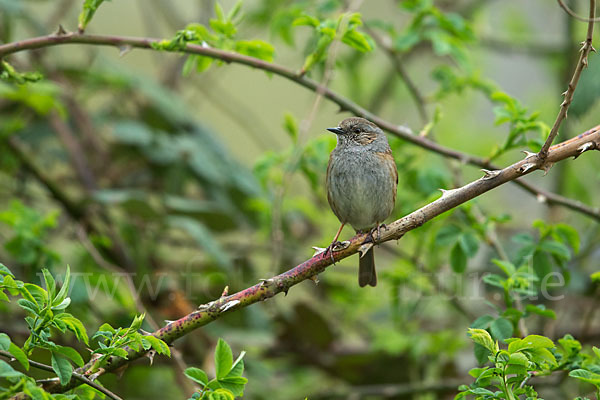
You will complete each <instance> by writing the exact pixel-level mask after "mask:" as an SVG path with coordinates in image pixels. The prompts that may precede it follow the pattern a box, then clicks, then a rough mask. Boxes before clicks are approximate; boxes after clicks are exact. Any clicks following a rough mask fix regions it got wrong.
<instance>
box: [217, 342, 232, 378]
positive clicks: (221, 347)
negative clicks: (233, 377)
mask: <svg viewBox="0 0 600 400" xmlns="http://www.w3.org/2000/svg"><path fill="white" fill-rule="evenodd" d="M232 366H233V353H232V352H231V347H229V345H228V344H227V343H226V342H225V341H224V340H223V339H221V338H219V341H218V342H217V347H216V349H215V371H216V375H217V379H222V378H225V377H226V376H227V374H229V371H231V367H232Z"/></svg>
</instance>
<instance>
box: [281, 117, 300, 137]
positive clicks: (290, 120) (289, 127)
mask: <svg viewBox="0 0 600 400" xmlns="http://www.w3.org/2000/svg"><path fill="white" fill-rule="evenodd" d="M283 128H284V129H285V131H286V132H287V133H288V135H290V137H291V138H292V141H293V142H294V143H296V142H297V141H298V122H297V121H296V118H294V115H293V114H292V113H290V112H286V113H285V114H283Z"/></svg>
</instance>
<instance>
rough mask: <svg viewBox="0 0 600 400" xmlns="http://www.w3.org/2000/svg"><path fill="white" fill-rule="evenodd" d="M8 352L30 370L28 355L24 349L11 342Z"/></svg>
mask: <svg viewBox="0 0 600 400" xmlns="http://www.w3.org/2000/svg"><path fill="white" fill-rule="evenodd" d="M8 352H9V353H10V354H11V355H12V356H13V357H14V358H15V359H16V360H17V361H18V362H19V363H21V365H22V366H23V368H25V369H26V370H27V371H29V359H28V358H27V355H26V354H25V352H24V351H23V350H21V348H20V347H19V346H17V345H16V344H14V343H11V344H10V346H9V347H8Z"/></svg>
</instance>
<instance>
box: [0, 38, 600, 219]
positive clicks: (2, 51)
mask: <svg viewBox="0 0 600 400" xmlns="http://www.w3.org/2000/svg"><path fill="white" fill-rule="evenodd" d="M159 42H160V40H159V39H153V38H133V37H123V36H109V35H88V34H81V33H77V32H71V33H64V34H60V35H47V36H39V37H35V38H31V39H26V40H21V41H17V42H12V43H7V44H4V45H0V58H2V57H5V56H7V55H9V54H13V53H17V52H20V51H24V50H32V49H39V48H44V47H50V46H57V45H63V44H91V45H99V46H114V47H116V48H123V47H127V46H130V47H135V48H141V49H152V45H153V44H158V43H159ZM183 52H185V53H191V54H200V55H204V56H207V57H211V58H216V59H219V60H222V61H225V62H231V63H238V64H242V65H247V66H250V67H253V68H257V69H261V70H264V71H268V72H272V73H273V74H275V75H279V76H281V77H284V78H287V79H289V80H291V81H293V82H296V83H297V84H299V85H301V86H303V87H305V88H307V89H310V90H312V91H317V90H321V91H322V93H323V96H324V97H326V98H327V99H329V100H331V101H332V102H334V103H336V104H337V105H338V106H339V107H340V109H341V110H345V111H350V112H352V113H353V114H355V115H357V116H361V117H363V118H366V119H369V120H371V121H373V122H374V123H376V124H377V125H379V127H381V128H382V129H384V130H386V131H388V132H390V133H391V134H393V135H395V136H398V137H400V138H402V139H404V140H406V141H409V142H411V143H413V144H415V145H417V146H420V147H422V148H424V149H426V150H429V151H432V152H434V153H437V154H440V155H442V156H444V157H448V158H453V159H455V160H459V161H461V162H463V163H466V164H471V165H474V166H478V167H480V168H485V169H490V170H492V169H497V167H496V166H494V165H493V164H491V163H490V162H489V161H488V160H485V159H483V158H481V157H477V156H473V155H470V154H465V153H462V152H460V151H457V150H453V149H449V148H447V147H444V146H441V145H439V144H437V143H435V142H433V141H431V140H429V139H427V138H426V137H422V136H418V135H415V134H413V132H412V131H411V130H410V129H409V128H407V127H405V126H398V125H395V124H393V123H391V122H389V121H386V120H384V119H382V118H379V117H378V116H377V115H375V114H373V113H372V112H370V111H368V110H366V109H364V108H362V107H360V106H359V105H358V104H356V103H354V102H352V101H351V100H349V99H347V98H345V97H343V96H341V95H339V94H337V93H336V92H334V91H333V90H331V89H329V88H324V87H323V86H322V85H320V84H319V83H317V82H316V81H314V80H312V79H310V78H307V77H306V76H300V75H298V74H297V73H296V72H294V71H292V70H291V69H288V68H286V67H283V66H281V65H278V64H273V63H270V62H267V61H264V60H260V59H258V58H254V57H249V56H245V55H243V54H238V53H232V52H228V51H224V50H219V49H214V48H210V47H204V46H201V45H194V44H188V45H187V46H186V48H185V50H184V51H183ZM515 183H516V184H518V185H520V186H521V187H523V188H524V189H525V190H527V191H529V192H532V193H535V194H536V195H542V196H543V197H544V198H545V199H547V200H548V201H549V203H550V202H551V204H557V205H562V206H564V207H566V208H569V209H571V210H573V211H577V212H580V213H583V214H585V215H587V216H590V217H592V218H594V219H596V220H600V210H596V209H592V208H591V207H587V206H585V205H583V204H581V203H578V202H575V201H573V200H571V199H568V198H565V197H563V196H560V195H557V194H551V195H550V194H549V193H544V191H543V190H541V189H538V188H537V187H535V186H534V185H531V184H528V183H525V182H521V181H520V180H517V181H515Z"/></svg>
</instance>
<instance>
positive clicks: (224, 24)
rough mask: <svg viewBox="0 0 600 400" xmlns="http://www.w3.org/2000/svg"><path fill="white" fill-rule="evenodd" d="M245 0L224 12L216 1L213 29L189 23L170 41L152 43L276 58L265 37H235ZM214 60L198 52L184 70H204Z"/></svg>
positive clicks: (176, 48) (170, 48) (174, 48)
mask: <svg viewBox="0 0 600 400" xmlns="http://www.w3.org/2000/svg"><path fill="white" fill-rule="evenodd" d="M241 8H242V2H241V1H238V2H237V3H236V4H235V5H234V6H233V8H232V9H231V10H230V11H229V12H228V13H227V14H225V12H224V11H223V8H222V7H221V5H220V4H219V3H218V2H216V3H215V14H216V18H212V19H211V20H210V21H209V25H210V28H211V29H210V30H209V28H208V27H206V26H204V25H202V24H197V23H194V24H189V25H188V26H187V27H186V28H185V29H183V30H181V31H178V32H177V33H176V34H175V37H174V38H173V39H171V40H163V41H161V42H159V43H155V44H153V45H152V47H154V48H155V49H157V50H166V51H181V50H183V49H185V47H186V46H187V45H188V44H199V45H202V46H210V47H214V48H217V49H221V50H230V51H235V52H237V53H240V54H245V55H247V56H251V57H254V58H258V59H261V60H265V61H268V62H271V61H273V56H274V54H275V48H274V47H273V45H271V44H270V43H268V42H265V41H263V40H258V39H255V40H239V39H237V38H236V34H237V30H238V25H239V24H240V22H241V20H242V14H241ZM214 61H215V60H214V59H213V58H210V57H205V56H201V55H197V54H192V55H190V56H188V58H187V60H186V62H185V64H184V66H183V73H184V75H187V74H188V73H189V72H190V71H192V70H194V69H195V70H196V71H198V72H202V71H204V70H206V69H207V68H208V67H210V66H211V65H212V63H213V62H214Z"/></svg>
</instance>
